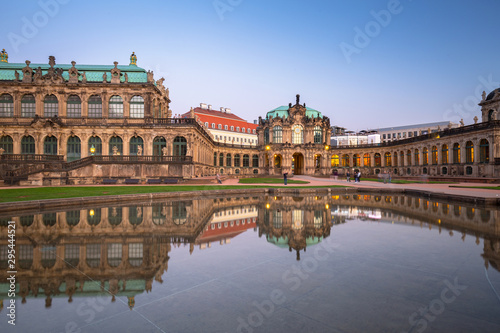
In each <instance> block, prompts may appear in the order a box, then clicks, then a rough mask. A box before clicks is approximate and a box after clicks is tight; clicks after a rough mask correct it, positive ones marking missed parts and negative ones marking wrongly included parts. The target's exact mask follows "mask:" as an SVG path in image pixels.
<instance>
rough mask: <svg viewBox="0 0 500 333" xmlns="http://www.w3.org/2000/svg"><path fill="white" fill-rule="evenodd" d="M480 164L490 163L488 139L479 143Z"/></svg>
mask: <svg viewBox="0 0 500 333" xmlns="http://www.w3.org/2000/svg"><path fill="white" fill-rule="evenodd" d="M479 163H490V143H489V142H488V140H486V139H482V140H481V141H480V142H479Z"/></svg>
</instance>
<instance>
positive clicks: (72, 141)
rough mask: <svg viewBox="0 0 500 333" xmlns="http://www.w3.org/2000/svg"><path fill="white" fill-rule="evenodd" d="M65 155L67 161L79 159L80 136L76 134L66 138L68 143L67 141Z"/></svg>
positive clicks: (80, 149) (80, 154) (80, 148)
mask: <svg viewBox="0 0 500 333" xmlns="http://www.w3.org/2000/svg"><path fill="white" fill-rule="evenodd" d="M66 150H67V157H66V160H67V161H68V162H71V161H75V160H79V159H80V158H81V156H82V153H81V151H82V147H81V142H80V138H79V137H77V136H70V137H69V138H68V143H67V147H66Z"/></svg>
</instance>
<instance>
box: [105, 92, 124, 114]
mask: <svg viewBox="0 0 500 333" xmlns="http://www.w3.org/2000/svg"><path fill="white" fill-rule="evenodd" d="M108 114H109V118H123V99H122V98H121V97H120V96H117V95H115V96H111V98H110V99H109V110H108Z"/></svg>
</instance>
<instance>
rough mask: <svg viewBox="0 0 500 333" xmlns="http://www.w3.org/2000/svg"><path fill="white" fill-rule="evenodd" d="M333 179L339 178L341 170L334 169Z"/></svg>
mask: <svg viewBox="0 0 500 333" xmlns="http://www.w3.org/2000/svg"><path fill="white" fill-rule="evenodd" d="M333 179H335V180H338V179H339V172H338V171H337V170H334V171H333Z"/></svg>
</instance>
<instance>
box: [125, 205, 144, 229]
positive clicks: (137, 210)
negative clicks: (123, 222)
mask: <svg viewBox="0 0 500 333" xmlns="http://www.w3.org/2000/svg"><path fill="white" fill-rule="evenodd" d="M128 221H129V222H130V224H131V225H139V224H141V223H142V207H137V206H130V207H129V208H128Z"/></svg>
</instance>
